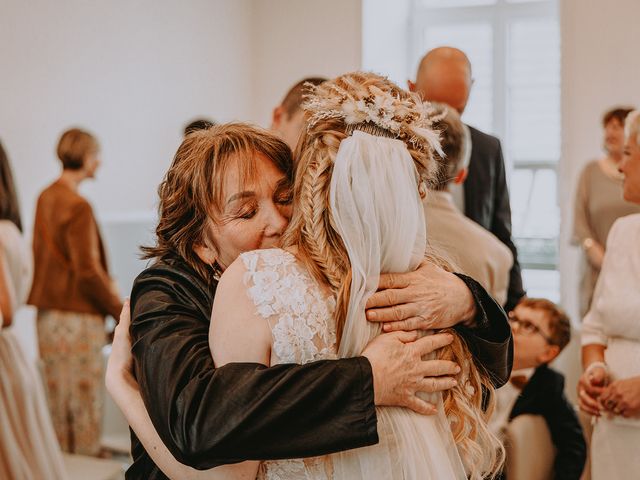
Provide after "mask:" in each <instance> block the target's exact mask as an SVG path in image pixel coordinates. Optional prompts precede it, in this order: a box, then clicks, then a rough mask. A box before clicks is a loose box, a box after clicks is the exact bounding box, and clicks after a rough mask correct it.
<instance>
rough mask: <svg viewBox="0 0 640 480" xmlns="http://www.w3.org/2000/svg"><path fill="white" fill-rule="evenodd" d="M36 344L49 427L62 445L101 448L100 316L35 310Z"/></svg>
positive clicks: (87, 450) (90, 450)
mask: <svg viewBox="0 0 640 480" xmlns="http://www.w3.org/2000/svg"><path fill="white" fill-rule="evenodd" d="M37 328H38V346H39V348H40V358H41V359H42V363H43V371H44V378H45V387H46V390H47V397H48V401H49V410H50V411H51V417H52V419H53V426H54V429H55V431H56V435H57V437H58V441H59V442H60V446H61V447H62V450H63V451H65V452H69V453H79V454H82V455H98V454H99V453H100V434H101V422H102V398H103V384H104V378H103V364H102V353H101V352H102V347H103V346H104V345H105V343H106V335H105V330H104V318H103V317H101V316H100V315H93V314H87V313H76V312H63V311H59V310H38V321H37Z"/></svg>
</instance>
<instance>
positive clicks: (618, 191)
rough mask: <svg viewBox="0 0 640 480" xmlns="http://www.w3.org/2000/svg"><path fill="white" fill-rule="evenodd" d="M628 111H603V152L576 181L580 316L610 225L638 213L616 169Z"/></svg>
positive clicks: (585, 308) (588, 299) (639, 209)
mask: <svg viewBox="0 0 640 480" xmlns="http://www.w3.org/2000/svg"><path fill="white" fill-rule="evenodd" d="M631 110H632V109H630V108H615V109H612V110H609V111H608V112H606V113H605V114H604V116H603V118H602V125H603V127H604V151H605V155H604V156H603V157H602V158H600V159H598V160H593V161H591V162H589V163H588V164H587V166H586V167H585V168H584V170H583V171H582V174H581V175H580V180H579V181H578V189H577V192H576V202H575V214H574V225H573V243H574V245H579V246H581V247H582V249H583V252H584V259H585V261H584V263H583V268H582V278H581V281H580V315H581V318H582V317H584V316H585V315H586V313H587V311H588V310H589V306H590V305H591V298H592V297H593V290H594V288H595V285H596V281H597V280H598V275H599V273H600V268H601V267H602V259H603V258H604V252H605V249H606V242H607V236H608V235H609V230H610V229H611V226H612V225H613V223H614V222H615V221H616V220H617V219H618V218H620V217H624V216H626V215H630V214H632V213H639V212H640V206H638V205H634V204H633V203H630V202H627V201H626V200H624V199H623V197H622V174H621V173H620V172H619V171H618V165H619V164H620V161H621V160H622V153H623V146H624V120H625V118H626V116H627V114H628V113H629V112H630V111H631Z"/></svg>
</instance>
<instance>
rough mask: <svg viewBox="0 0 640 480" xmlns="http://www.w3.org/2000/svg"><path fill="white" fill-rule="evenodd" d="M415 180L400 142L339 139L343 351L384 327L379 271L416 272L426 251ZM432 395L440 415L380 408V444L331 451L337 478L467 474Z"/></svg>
mask: <svg viewBox="0 0 640 480" xmlns="http://www.w3.org/2000/svg"><path fill="white" fill-rule="evenodd" d="M373 130H376V127H374V128H373ZM377 130H381V129H377ZM381 131H382V132H384V130H381ZM418 182H419V178H418V173H417V170H416V167H415V165H414V162H413V159H412V157H411V155H410V154H409V151H408V150H407V147H406V145H405V143H404V142H403V141H401V140H395V139H392V138H385V137H381V136H374V135H371V134H369V133H365V132H363V131H359V130H356V131H354V133H353V135H352V136H351V137H348V138H346V139H344V140H343V141H342V142H341V143H340V148H339V150H338V153H337V156H336V160H335V164H334V167H333V174H332V178H331V187H330V206H331V213H332V217H333V221H334V226H335V229H336V231H337V232H338V233H339V234H340V236H341V238H342V240H343V242H344V245H345V247H346V250H347V253H348V255H349V260H350V262H351V271H352V278H351V292H350V300H349V306H348V312H347V318H346V321H345V325H344V330H343V335H342V338H341V343H340V348H339V352H338V354H339V356H340V357H352V356H357V355H360V354H361V352H362V350H363V349H364V347H365V346H366V344H367V343H368V342H369V341H370V340H371V339H372V338H373V337H375V336H376V335H378V334H379V333H380V326H379V325H377V324H372V323H370V322H368V321H367V320H366V318H365V314H364V306H365V303H366V301H367V299H368V298H369V296H370V295H371V294H372V293H374V292H375V291H376V288H377V285H378V280H379V275H380V273H381V272H406V271H409V270H413V269H415V268H416V267H417V266H418V264H419V263H420V261H421V260H422V258H423V257H424V252H425V248H426V227H425V220H424V213H423V207H422V201H421V199H420V195H419V193H418ZM428 400H429V401H431V402H433V403H434V404H435V405H437V407H438V413H437V414H436V415H433V416H423V415H419V414H416V413H414V412H412V411H410V410H408V409H404V408H395V407H383V408H377V417H378V434H379V436H380V442H379V443H378V444H377V445H374V446H371V447H365V448H362V449H357V450H351V451H347V452H343V453H338V454H335V455H333V456H332V457H333V465H334V470H335V478H337V479H349V480H351V479H354V480H356V479H367V480H369V479H415V480H429V479H433V480H436V479H438V480H442V479H461V480H464V479H466V478H467V476H466V474H465V471H464V467H463V465H462V461H461V459H460V456H459V454H458V451H457V449H456V445H455V442H454V439H453V435H452V434H451V430H450V427H449V424H448V421H447V419H446V416H445V413H444V409H443V406H442V397H441V395H440V394H435V395H431V396H430V398H429V399H428Z"/></svg>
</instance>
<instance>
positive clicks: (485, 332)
mask: <svg viewBox="0 0 640 480" xmlns="http://www.w3.org/2000/svg"><path fill="white" fill-rule="evenodd" d="M456 275H457V276H458V277H459V278H460V279H461V280H462V281H464V282H465V284H466V285H467V287H468V288H469V290H471V293H472V295H473V298H474V301H475V303H476V310H477V313H476V318H475V322H474V324H475V327H472V328H471V327H467V326H465V325H457V326H456V327H455V330H456V331H457V332H458V333H459V334H460V335H461V336H462V337H463V338H464V339H465V341H466V343H467V345H468V346H469V350H470V351H471V354H472V355H473V357H474V360H475V362H476V364H477V365H478V366H480V367H481V368H483V369H484V370H485V371H486V372H487V374H488V375H489V378H490V379H491V382H492V383H493V385H494V387H495V388H499V387H501V386H502V385H504V384H505V383H506V382H507V381H508V380H509V376H510V375H511V367H512V366H513V337H512V335H511V328H510V327H509V322H508V320H507V315H506V314H505V313H504V310H503V309H502V307H501V306H500V305H498V303H497V302H496V301H495V300H494V299H493V297H491V295H489V293H488V292H487V291H486V290H485V289H484V288H483V287H482V285H480V284H479V283H478V282H476V281H475V280H474V279H473V278H471V277H468V276H466V275H462V274H459V273H456Z"/></svg>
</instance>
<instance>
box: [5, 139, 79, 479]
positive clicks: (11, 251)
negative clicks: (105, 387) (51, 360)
mask: <svg viewBox="0 0 640 480" xmlns="http://www.w3.org/2000/svg"><path fill="white" fill-rule="evenodd" d="M21 230H22V222H21V220H20V210H19V208H18V199H17V195H16V191H15V187H14V183H13V175H12V174H11V168H10V167H9V160H8V159H7V156H6V155H5V152H4V149H3V148H2V145H0V478H3V479H4V478H7V479H16V480H22V479H32V478H33V479H36V478H38V479H40V478H46V479H51V480H64V479H65V478H67V474H66V472H65V470H64V464H63V460H62V453H61V452H60V447H59V445H58V442H57V440H56V436H55V433H54V431H53V425H52V423H51V417H50V416H49V411H48V410H47V401H46V397H45V393H44V390H43V388H42V382H41V379H40V376H39V375H38V371H37V370H36V368H35V363H34V362H33V361H30V360H29V359H28V358H27V356H26V355H25V353H24V351H23V349H22V347H21V346H20V343H19V342H18V339H17V338H16V336H15V335H14V333H13V329H12V327H11V324H12V321H13V318H14V316H15V313H16V312H17V311H18V309H19V308H20V307H21V306H22V305H23V304H24V301H25V298H26V296H27V292H28V291H29V285H30V283H31V272H32V260H31V252H30V251H29V247H28V245H27V243H26V242H25V240H24V238H23V237H22V232H21Z"/></svg>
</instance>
